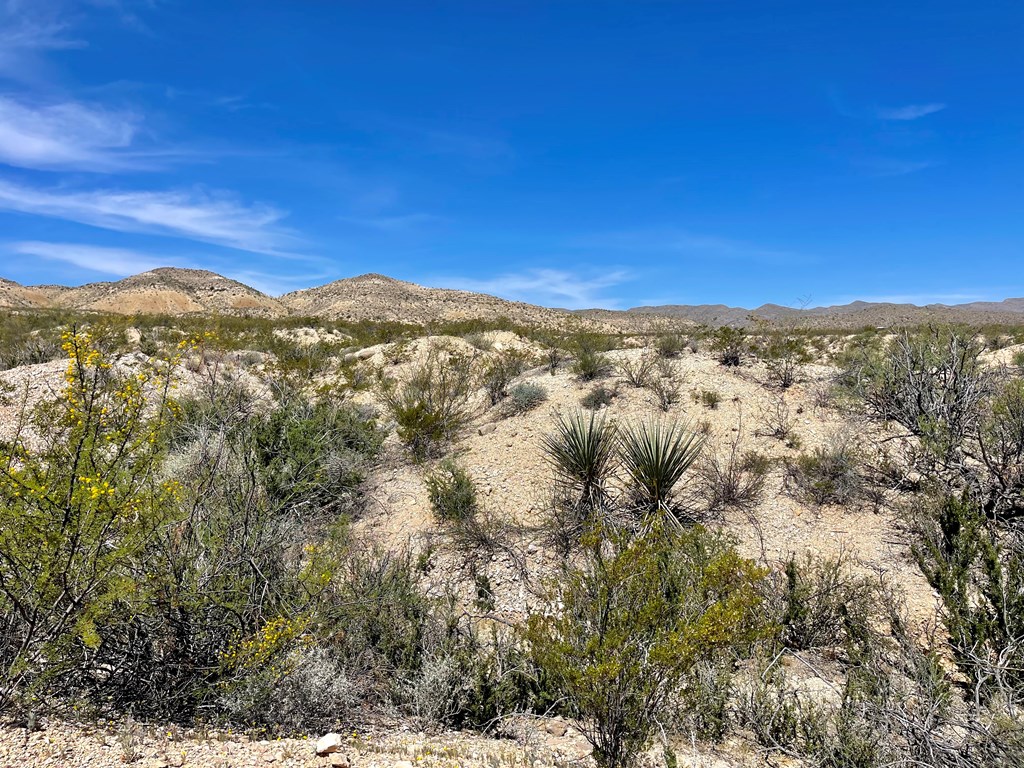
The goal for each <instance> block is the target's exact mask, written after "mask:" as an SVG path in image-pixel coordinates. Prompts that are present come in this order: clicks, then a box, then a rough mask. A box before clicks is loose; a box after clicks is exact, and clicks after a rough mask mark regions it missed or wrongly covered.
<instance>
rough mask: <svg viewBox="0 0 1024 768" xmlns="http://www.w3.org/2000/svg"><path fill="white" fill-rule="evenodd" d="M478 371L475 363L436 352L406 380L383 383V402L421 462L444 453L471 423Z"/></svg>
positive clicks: (456, 356) (381, 394)
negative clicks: (474, 376)
mask: <svg viewBox="0 0 1024 768" xmlns="http://www.w3.org/2000/svg"><path fill="white" fill-rule="evenodd" d="M473 368H474V363H473V359H472V358H470V357H468V356H466V355H460V354H458V353H455V352H450V351H446V350H441V349H438V348H434V349H431V350H430V352H429V353H428V354H427V356H426V358H425V359H424V360H423V362H422V363H419V364H418V365H415V366H414V367H413V369H412V370H411V371H410V372H409V373H408V375H407V376H406V377H405V378H404V379H402V380H400V381H399V380H396V379H393V378H389V377H387V376H383V377H382V378H381V381H380V387H379V392H380V397H381V400H382V401H383V402H384V405H385V406H386V407H387V409H388V411H389V413H390V414H391V416H392V417H393V418H394V419H395V421H396V422H397V424H398V437H399V439H401V440H402V442H403V443H405V445H406V446H408V448H409V450H410V451H411V452H412V454H413V456H414V457H415V458H416V459H418V460H422V459H425V458H429V457H432V456H436V455H438V454H440V453H442V452H443V451H444V449H445V447H446V446H447V444H448V443H450V442H451V441H452V440H453V439H455V437H456V436H457V435H458V433H459V432H460V431H461V430H462V428H463V427H465V425H466V423H467V422H468V421H469V419H470V412H469V399H470V396H471V395H472V393H473V375H472V374H473Z"/></svg>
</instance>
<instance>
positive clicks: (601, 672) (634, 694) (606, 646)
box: [526, 528, 762, 768]
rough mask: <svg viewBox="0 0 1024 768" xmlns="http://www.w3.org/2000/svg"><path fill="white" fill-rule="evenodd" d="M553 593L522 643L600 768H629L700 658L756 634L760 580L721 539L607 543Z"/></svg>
mask: <svg viewBox="0 0 1024 768" xmlns="http://www.w3.org/2000/svg"><path fill="white" fill-rule="evenodd" d="M591 552H592V553H591V555H590V557H589V558H588V559H587V560H586V561H585V562H583V563H582V564H580V565H578V566H569V567H567V569H566V572H565V573H564V574H563V575H562V576H560V578H559V579H558V580H557V581H556V582H555V583H553V584H552V585H551V586H550V588H549V605H550V609H549V610H548V611H545V612H544V613H539V614H533V615H531V616H530V618H529V622H528V628H527V632H526V637H527V639H528V641H529V644H530V649H531V652H532V655H533V657H534V659H535V660H536V663H537V665H538V666H539V668H540V669H541V670H542V672H543V674H544V676H545V679H546V680H548V681H549V685H550V686H551V688H552V691H553V693H554V694H555V695H557V696H560V697H561V699H562V701H563V702H564V709H565V711H566V713H567V714H568V715H569V716H571V717H574V718H577V719H578V726H577V727H578V728H579V729H580V730H581V731H582V733H583V735H584V736H585V737H586V738H587V739H588V740H589V741H590V743H591V744H593V746H594V757H595V759H596V760H597V763H598V765H601V766H609V767H615V768H617V767H618V766H624V765H628V764H630V763H631V762H632V761H633V759H634V758H635V756H636V755H637V753H638V752H639V751H640V750H642V749H644V748H645V747H646V746H647V744H648V743H649V742H650V739H651V737H652V735H653V734H654V733H655V732H656V729H657V727H658V723H659V722H660V721H661V720H662V718H663V715H664V712H665V709H666V705H667V703H668V701H669V700H670V698H672V697H674V696H675V695H676V694H677V692H678V691H679V690H680V689H681V687H683V686H684V684H685V683H684V681H685V680H686V679H687V677H688V676H689V674H690V672H691V670H693V669H694V667H695V666H696V665H697V664H698V663H699V662H700V661H701V660H703V659H707V658H713V657H714V655H715V654H716V653H719V652H724V650H725V649H728V648H737V647H740V646H742V645H744V644H745V643H747V642H749V641H750V640H751V639H753V638H754V637H756V636H757V635H758V634H759V629H760V628H759V622H758V618H757V612H758V605H759V602H760V598H759V596H758V587H757V585H758V582H759V580H760V579H761V578H762V573H761V572H760V571H759V570H758V569H757V568H756V567H755V566H754V565H753V564H752V563H751V562H749V561H747V560H743V559H742V558H740V557H739V556H738V555H737V554H736V552H735V550H734V549H733V548H732V546H731V544H730V543H728V542H727V541H726V540H724V539H722V538H720V537H717V536H715V535H714V534H710V533H708V532H706V531H704V530H703V529H700V528H694V529H690V530H688V531H685V532H683V533H681V534H680V535H679V536H678V537H676V538H671V537H667V536H665V535H664V533H663V532H662V531H661V530H660V529H658V528H655V529H654V530H652V531H651V532H650V533H649V534H648V535H647V536H644V537H641V538H635V539H634V538H629V537H627V536H625V535H624V534H621V533H620V534H614V535H612V536H610V537H609V538H606V539H605V541H604V543H603V544H600V545H596V544H595V546H594V547H593V548H592V550H591Z"/></svg>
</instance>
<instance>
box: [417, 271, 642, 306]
mask: <svg viewBox="0 0 1024 768" xmlns="http://www.w3.org/2000/svg"><path fill="white" fill-rule="evenodd" d="M628 279H629V274H628V273H627V272H626V271H624V270H616V271H612V272H608V273H607V274H602V275H598V276H596V277H586V276H584V275H583V274H578V273H573V272H569V271H567V270H561V269H528V270H525V271H523V272H509V273H505V274H502V275H497V276H495V277H491V278H487V279H478V278H468V277H440V278H435V279H433V280H431V281H429V282H430V284H431V285H437V286H439V287H442V288H458V289H460V290H464V291H474V292H476V293H489V294H493V295H494V296H500V297H502V298H505V299H511V300H513V301H526V302H530V303H532V304H540V305H542V306H549V307H563V308H565V309H587V308H591V307H604V308H607V309H613V308H615V307H617V306H618V305H619V301H618V299H616V298H613V297H610V296H607V295H605V292H606V291H607V289H608V288H611V287H613V286H616V285H619V284H621V283H624V282H626V281H627V280H628Z"/></svg>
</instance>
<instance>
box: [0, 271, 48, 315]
mask: <svg viewBox="0 0 1024 768" xmlns="http://www.w3.org/2000/svg"><path fill="white" fill-rule="evenodd" d="M58 290H59V289H58ZM55 293H56V290H55V289H54V288H53V287H52V286H42V285H34V286H25V285H19V284H18V283H15V282H14V281H12V280H5V279H4V278H2V277H0V307H16V308H19V309H31V308H40V307H49V306H53V300H54V294H55Z"/></svg>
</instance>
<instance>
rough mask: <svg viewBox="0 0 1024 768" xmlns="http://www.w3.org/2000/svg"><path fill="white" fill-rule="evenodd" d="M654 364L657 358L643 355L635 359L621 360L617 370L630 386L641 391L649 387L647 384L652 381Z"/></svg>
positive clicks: (616, 366)
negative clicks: (642, 388)
mask: <svg viewBox="0 0 1024 768" xmlns="http://www.w3.org/2000/svg"><path fill="white" fill-rule="evenodd" d="M654 362H655V358H653V357H651V356H650V355H647V354H643V355H640V356H639V357H636V358H633V359H630V358H624V359H622V360H620V361H619V362H618V363H616V365H615V369H616V371H618V373H619V375H620V376H622V378H623V379H625V380H626V382H627V383H628V384H629V385H630V386H632V387H636V388H637V389H640V388H641V387H645V386H647V382H648V381H649V380H650V378H651V373H652V371H653V370H654Z"/></svg>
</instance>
